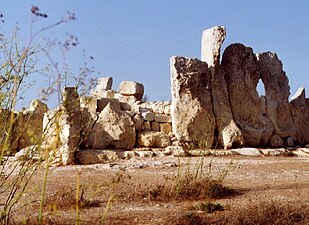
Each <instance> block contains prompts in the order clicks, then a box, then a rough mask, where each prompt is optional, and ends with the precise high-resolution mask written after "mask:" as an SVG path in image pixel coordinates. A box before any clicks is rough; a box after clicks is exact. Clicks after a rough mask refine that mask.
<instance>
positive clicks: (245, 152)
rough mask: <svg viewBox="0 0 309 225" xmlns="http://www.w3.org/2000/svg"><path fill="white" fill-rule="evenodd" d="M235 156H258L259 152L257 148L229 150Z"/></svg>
mask: <svg viewBox="0 0 309 225" xmlns="http://www.w3.org/2000/svg"><path fill="white" fill-rule="evenodd" d="M231 151H232V153H234V154H236V155H244V156H260V155H261V152H260V151H259V150H258V149H257V148H236V149H232V150H231Z"/></svg>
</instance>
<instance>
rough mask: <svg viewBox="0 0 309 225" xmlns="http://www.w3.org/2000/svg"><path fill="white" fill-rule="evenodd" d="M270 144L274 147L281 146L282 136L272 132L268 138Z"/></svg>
mask: <svg viewBox="0 0 309 225" xmlns="http://www.w3.org/2000/svg"><path fill="white" fill-rule="evenodd" d="M270 146H271V147H274V148H279V147H282V146H283V140H282V138H281V137H280V136H279V135H277V134H274V135H273V136H272V137H271V139H270Z"/></svg>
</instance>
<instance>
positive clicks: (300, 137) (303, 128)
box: [290, 87, 309, 145]
mask: <svg viewBox="0 0 309 225" xmlns="http://www.w3.org/2000/svg"><path fill="white" fill-rule="evenodd" d="M305 96H306V94H305V88H304V87H301V88H299V89H298V90H297V92H296V93H295V95H293V96H292V98H291V102H290V103H291V109H292V116H293V120H294V124H295V128H296V134H297V142H298V143H299V144H301V145H306V143H309V126H308V125H307V124H308V121H309V104H308V102H307V99H306V98H305Z"/></svg>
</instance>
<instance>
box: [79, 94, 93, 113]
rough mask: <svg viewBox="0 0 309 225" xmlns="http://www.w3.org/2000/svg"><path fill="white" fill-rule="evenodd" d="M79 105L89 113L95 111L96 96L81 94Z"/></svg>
mask: <svg viewBox="0 0 309 225" xmlns="http://www.w3.org/2000/svg"><path fill="white" fill-rule="evenodd" d="M80 107H81V108H86V109H87V111H89V112H91V113H96V112H97V98H96V97H94V96H81V97H80Z"/></svg>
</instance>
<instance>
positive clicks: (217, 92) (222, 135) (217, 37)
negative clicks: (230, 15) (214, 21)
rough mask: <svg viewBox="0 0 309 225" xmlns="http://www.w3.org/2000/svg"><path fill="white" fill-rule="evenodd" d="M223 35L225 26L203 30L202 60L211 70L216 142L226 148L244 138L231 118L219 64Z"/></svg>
mask: <svg viewBox="0 0 309 225" xmlns="http://www.w3.org/2000/svg"><path fill="white" fill-rule="evenodd" d="M225 37H226V29H225V27H220V26H217V27H213V28H210V29H208V30H205V31H204V32H203V37H202V61H205V62H206V63H207V64H208V67H209V68H210V71H211V89H212V101H213V108H214V114H215V116H216V123H217V129H218V141H219V143H218V144H219V145H220V146H223V147H224V148H225V149H227V148H231V147H232V146H233V145H237V146H242V145H243V144H244V140H243V137H242V134H241V131H240V130H239V128H238V127H237V125H236V123H235V122H234V119H233V114H232V112H231V107H230V103H229V97H228V92H227V84H226V80H225V77H224V76H225V74H224V69H223V68H222V67H221V65H220V48H221V46H222V44H223V42H224V40H225Z"/></svg>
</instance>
